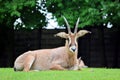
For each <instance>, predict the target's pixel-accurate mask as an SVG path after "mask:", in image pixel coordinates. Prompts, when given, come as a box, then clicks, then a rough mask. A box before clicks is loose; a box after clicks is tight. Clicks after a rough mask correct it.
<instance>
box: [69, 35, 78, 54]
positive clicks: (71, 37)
mask: <svg viewBox="0 0 120 80" xmlns="http://www.w3.org/2000/svg"><path fill="white" fill-rule="evenodd" d="M68 44H69V50H70V51H71V52H72V53H75V52H76V51H77V41H76V36H75V34H73V33H71V34H69V37H68Z"/></svg>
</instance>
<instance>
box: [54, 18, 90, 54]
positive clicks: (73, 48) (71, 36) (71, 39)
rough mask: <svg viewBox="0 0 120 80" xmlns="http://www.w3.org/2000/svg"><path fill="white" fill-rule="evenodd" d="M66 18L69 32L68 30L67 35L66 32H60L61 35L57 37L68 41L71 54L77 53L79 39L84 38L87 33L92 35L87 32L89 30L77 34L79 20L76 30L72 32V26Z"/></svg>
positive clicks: (58, 34)
mask: <svg viewBox="0 0 120 80" xmlns="http://www.w3.org/2000/svg"><path fill="white" fill-rule="evenodd" d="M63 18H64V21H65V23H66V26H67V30H68V33H65V32H60V33H57V34H56V35H55V36H59V37H61V38H65V39H66V42H67V47H68V49H69V51H70V52H71V53H76V52H77V50H78V42H77V39H78V38H79V37H82V36H84V35H85V34H87V33H91V32H90V31H87V30H80V31H78V32H77V29H78V24H79V20H80V19H79V18H78V20H77V22H76V25H75V29H74V33H72V32H71V29H70V25H69V24H68V21H67V19H66V18H65V17H64V16H63Z"/></svg>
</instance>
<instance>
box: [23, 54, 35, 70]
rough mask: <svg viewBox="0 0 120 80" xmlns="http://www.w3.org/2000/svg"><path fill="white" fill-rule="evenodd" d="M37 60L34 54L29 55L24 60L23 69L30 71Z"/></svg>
mask: <svg viewBox="0 0 120 80" xmlns="http://www.w3.org/2000/svg"><path fill="white" fill-rule="evenodd" d="M34 60H35V57H34V56H31V55H30V56H27V57H26V59H25V62H24V69H23V71H26V72H27V71H29V70H30V68H31V66H32V64H33V62H34Z"/></svg>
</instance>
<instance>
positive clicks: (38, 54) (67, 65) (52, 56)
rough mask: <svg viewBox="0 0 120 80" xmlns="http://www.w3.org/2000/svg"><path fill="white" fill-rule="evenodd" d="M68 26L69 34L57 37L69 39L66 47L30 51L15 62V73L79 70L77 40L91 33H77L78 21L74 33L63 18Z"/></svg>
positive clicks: (60, 34) (61, 33)
mask: <svg viewBox="0 0 120 80" xmlns="http://www.w3.org/2000/svg"><path fill="white" fill-rule="evenodd" d="M63 18H64V20H65V23H66V25H67V29H68V34H67V33H65V32H60V33H57V34H56V35H55V36H59V37H61V38H65V39H68V40H66V43H65V46H63V47H58V48H53V49H40V50H33V51H28V52H25V53H23V54H22V55H20V56H19V57H17V59H16V60H15V62H14V70H15V71H30V70H66V69H67V70H78V69H79V65H80V64H79V62H78V61H79V60H78V59H77V54H78V43H77V38H79V37H82V36H84V35H85V34H87V33H90V32H89V31H87V30H80V31H79V32H78V33H77V26H78V23H79V18H78V20H77V23H76V26H75V30H74V33H72V32H71V30H70V27H69V24H68V22H67V20H66V18H65V17H63Z"/></svg>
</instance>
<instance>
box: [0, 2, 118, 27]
mask: <svg viewBox="0 0 120 80" xmlns="http://www.w3.org/2000/svg"><path fill="white" fill-rule="evenodd" d="M38 2H39V3H38ZM38 4H39V5H38ZM43 4H44V5H43ZM41 5H42V7H44V8H45V7H46V9H47V10H48V12H51V13H52V14H54V16H56V18H57V20H58V22H59V25H62V24H63V23H64V22H63V18H62V17H61V16H63V15H64V16H65V17H66V18H67V19H68V21H69V22H70V25H74V23H75V22H76V20H77V18H78V17H80V21H81V22H80V25H79V27H86V26H97V25H103V24H104V25H107V23H108V22H110V23H111V24H113V25H115V26H116V27H118V26H120V24H119V20H120V2H119V0H94V1H93V0H65V1H64V0H37V1H36V0H0V7H1V8H0V26H3V27H5V26H6V27H10V28H13V24H14V22H15V20H16V19H18V18H21V20H22V21H23V23H24V24H25V25H26V26H25V27H21V26H17V27H18V28H19V29H20V28H27V29H31V27H33V28H40V27H43V26H45V25H46V20H45V15H44V14H43V13H41V12H40V11H39V10H42V8H41ZM43 11H44V10H43ZM71 27H72V26H71Z"/></svg>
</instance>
